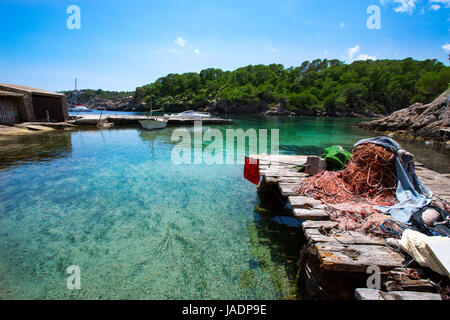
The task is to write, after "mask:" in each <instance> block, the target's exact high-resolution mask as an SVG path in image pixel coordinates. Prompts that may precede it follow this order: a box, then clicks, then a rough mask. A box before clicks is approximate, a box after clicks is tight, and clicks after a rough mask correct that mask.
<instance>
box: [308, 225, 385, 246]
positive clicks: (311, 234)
mask: <svg viewBox="0 0 450 320" xmlns="http://www.w3.org/2000/svg"><path fill="white" fill-rule="evenodd" d="M305 237H306V239H307V240H309V241H311V242H313V243H316V242H336V243H342V244H364V245H380V246H382V245H384V239H381V238H376V237H369V236H367V235H365V234H363V233H360V232H356V231H346V232H345V233H339V234H329V235H324V234H322V233H321V232H320V230H319V229H306V230H305Z"/></svg>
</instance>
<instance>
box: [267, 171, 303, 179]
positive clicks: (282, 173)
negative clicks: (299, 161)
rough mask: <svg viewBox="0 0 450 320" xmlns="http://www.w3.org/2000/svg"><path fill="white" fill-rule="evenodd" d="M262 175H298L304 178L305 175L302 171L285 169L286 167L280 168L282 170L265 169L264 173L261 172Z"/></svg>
mask: <svg viewBox="0 0 450 320" xmlns="http://www.w3.org/2000/svg"><path fill="white" fill-rule="evenodd" d="M262 174H263V175H265V176H266V177H299V178H304V177H306V176H307V175H306V174H305V173H303V172H298V171H295V170H286V169H282V170H271V169H270V170H267V171H264V173H262Z"/></svg>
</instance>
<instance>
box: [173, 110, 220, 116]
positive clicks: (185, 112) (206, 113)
mask: <svg viewBox="0 0 450 320" xmlns="http://www.w3.org/2000/svg"><path fill="white" fill-rule="evenodd" d="M171 117H181V118H211V117H212V116H211V113H209V112H197V111H194V110H188V111H184V112H181V113H177V114H172V115H171Z"/></svg>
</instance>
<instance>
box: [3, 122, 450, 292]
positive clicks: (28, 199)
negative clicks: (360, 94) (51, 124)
mask: <svg viewBox="0 0 450 320" xmlns="http://www.w3.org/2000/svg"><path fill="white" fill-rule="evenodd" d="M354 123H355V120H346V119H331V120H330V119H314V118H289V117H271V118H255V117H237V119H236V122H235V124H233V125H226V126H214V128H217V129H219V130H221V131H222V132H224V130H226V129H230V128H242V129H244V130H246V129H249V128H255V129H260V128H267V129H280V147H279V149H280V153H283V154H320V153H321V152H322V150H323V148H325V147H328V146H330V145H335V144H340V145H342V146H343V147H344V148H346V149H348V150H351V147H352V145H353V144H354V143H355V142H356V141H358V140H359V139H362V138H367V137H369V136H370V132H365V131H359V130H357V129H354V128H352V124H354ZM207 128H208V127H204V128H203V129H204V130H206V129H207ZM173 130H174V129H173V128H167V129H164V130H159V131H154V132H145V131H142V130H140V129H139V128H120V129H109V130H101V131H99V130H83V131H74V132H59V133H51V134H40V135H34V136H27V137H15V138H8V139H3V140H1V141H0V298H1V299H296V298H298V293H297V288H296V279H295V276H296V271H297V270H296V259H297V258H298V252H299V249H300V239H299V227H300V226H299V224H298V222H296V221H295V220H293V219H291V218H289V217H286V216H283V215H284V213H283V211H282V210H278V211H276V212H273V211H270V210H265V209H261V208H260V207H261V206H260V204H259V200H258V197H257V193H256V187H255V186H254V185H252V184H251V183H249V182H248V181H246V180H245V179H244V178H243V165H242V164H234V165H217V164H216V165H206V164H201V165H177V164H175V163H173V162H172V161H171V152H172V150H173V148H174V146H175V145H174V143H172V142H171V141H170V140H171V135H172V133H173ZM190 130H192V129H190ZM405 143H406V147H407V149H409V150H410V151H413V152H415V153H416V155H417V157H418V160H419V161H421V162H423V163H424V164H425V165H427V166H429V167H432V168H434V169H436V170H439V171H441V172H447V173H448V172H449V167H448V163H449V159H450V155H449V153H448V152H445V151H439V150H436V149H432V148H426V147H425V146H423V145H419V144H414V143H407V142H405ZM73 265H75V266H78V267H79V270H80V279H81V289H80V290H70V289H69V288H68V286H67V278H68V277H69V276H70V274H67V272H66V271H67V268H68V267H69V266H73Z"/></svg>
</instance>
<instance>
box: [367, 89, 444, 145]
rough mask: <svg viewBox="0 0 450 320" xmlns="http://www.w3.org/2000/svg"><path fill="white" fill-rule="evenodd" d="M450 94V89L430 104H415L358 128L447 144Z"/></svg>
mask: <svg viewBox="0 0 450 320" xmlns="http://www.w3.org/2000/svg"><path fill="white" fill-rule="evenodd" d="M449 94H450V89H448V90H446V91H445V92H444V93H443V94H441V95H440V96H439V97H438V98H437V99H436V100H434V101H433V102H431V103H429V104H426V105H423V104H422V103H415V104H413V105H412V106H410V107H409V108H405V109H402V110H399V111H396V112H394V113H393V114H391V115H390V116H387V117H384V118H381V119H377V120H374V121H371V122H363V123H360V124H359V125H358V126H359V127H361V128H366V129H372V130H377V131H390V132H393V133H395V134H401V135H407V136H413V137H416V138H417V137H421V138H423V139H425V140H433V141H444V142H445V141H447V140H449V139H450V132H449V128H450V110H447V100H448V96H449Z"/></svg>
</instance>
